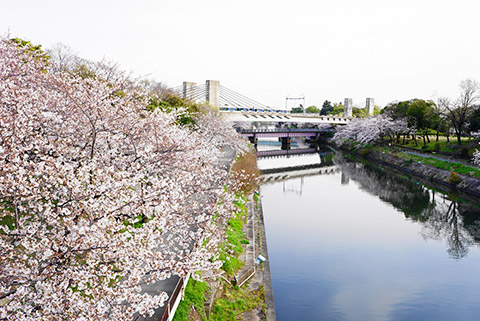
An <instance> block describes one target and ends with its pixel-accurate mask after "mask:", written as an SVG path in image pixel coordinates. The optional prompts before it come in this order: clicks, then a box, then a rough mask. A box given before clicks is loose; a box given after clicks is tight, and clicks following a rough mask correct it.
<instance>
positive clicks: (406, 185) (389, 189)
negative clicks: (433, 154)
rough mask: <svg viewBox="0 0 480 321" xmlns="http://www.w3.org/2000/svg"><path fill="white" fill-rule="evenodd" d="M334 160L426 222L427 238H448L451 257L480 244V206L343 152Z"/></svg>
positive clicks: (362, 184) (424, 232)
mask: <svg viewBox="0 0 480 321" xmlns="http://www.w3.org/2000/svg"><path fill="white" fill-rule="evenodd" d="M334 161H335V163H336V164H337V165H338V166H339V167H340V169H341V170H342V173H343V174H344V175H347V176H348V177H349V178H350V179H352V180H353V181H356V182H357V183H359V184H360V187H361V188H362V189H363V190H365V191H367V192H368V193H370V194H372V195H377V196H378V197H379V198H380V199H381V200H383V201H385V202H388V203H390V204H392V205H393V206H394V207H395V208H397V209H399V210H401V211H402V212H403V213H404V215H405V217H407V218H409V219H411V220H413V221H419V222H422V223H423V224H422V225H423V230H422V235H423V236H424V237H425V238H429V239H443V238H445V239H446V240H447V242H448V250H447V252H448V254H449V255H450V256H451V257H453V258H457V259H459V258H462V257H464V256H466V255H467V253H468V247H470V246H472V245H474V244H479V243H480V209H479V208H477V207H475V206H474V205H473V204H472V203H467V202H461V201H458V199H457V198H456V197H454V196H453V195H448V196H447V195H444V194H441V193H439V192H435V191H433V190H430V189H428V188H426V187H424V186H423V185H421V184H416V183H414V182H412V181H410V180H406V179H402V178H400V177H398V176H395V175H393V174H392V173H390V172H388V171H383V170H380V169H378V168H374V167H370V166H364V165H363V164H361V163H357V162H349V161H347V160H345V159H344V158H343V157H342V155H341V154H340V155H336V156H335V159H334Z"/></svg>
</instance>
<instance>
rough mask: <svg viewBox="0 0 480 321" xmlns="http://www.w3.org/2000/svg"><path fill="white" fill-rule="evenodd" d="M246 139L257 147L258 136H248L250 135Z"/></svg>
mask: <svg viewBox="0 0 480 321" xmlns="http://www.w3.org/2000/svg"><path fill="white" fill-rule="evenodd" d="M248 140H249V141H250V143H252V144H253V145H255V148H257V145H258V138H257V137H256V136H250V137H248Z"/></svg>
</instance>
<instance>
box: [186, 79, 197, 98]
mask: <svg viewBox="0 0 480 321" xmlns="http://www.w3.org/2000/svg"><path fill="white" fill-rule="evenodd" d="M196 86H197V83H196V82H191V81H184V82H183V98H184V99H190V100H193V98H194V97H195V87H196Z"/></svg>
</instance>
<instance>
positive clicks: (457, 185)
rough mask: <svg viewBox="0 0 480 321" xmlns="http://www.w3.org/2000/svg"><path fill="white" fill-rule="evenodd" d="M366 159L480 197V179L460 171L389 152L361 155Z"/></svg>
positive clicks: (372, 152)
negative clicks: (400, 156) (445, 168)
mask: <svg viewBox="0 0 480 321" xmlns="http://www.w3.org/2000/svg"><path fill="white" fill-rule="evenodd" d="M361 156H362V157H363V158H365V159H366V160H369V161H372V162H375V163H380V164H382V165H384V166H388V167H391V168H394V169H397V170H400V171H402V172H405V173H408V174H410V175H415V176H417V177H419V178H421V179H426V180H428V181H431V182H433V183H436V184H439V185H441V186H444V187H446V188H448V189H454V190H458V191H460V192H462V193H464V194H467V195H470V196H473V197H475V198H480V179H478V178H476V177H472V176H468V175H463V174H459V173H455V174H452V172H451V171H449V170H443V169H440V168H437V167H434V166H431V165H427V164H422V163H421V162H413V161H409V160H405V159H403V158H399V157H396V156H394V155H391V154H387V153H380V152H376V151H369V152H368V153H366V154H363V155H361Z"/></svg>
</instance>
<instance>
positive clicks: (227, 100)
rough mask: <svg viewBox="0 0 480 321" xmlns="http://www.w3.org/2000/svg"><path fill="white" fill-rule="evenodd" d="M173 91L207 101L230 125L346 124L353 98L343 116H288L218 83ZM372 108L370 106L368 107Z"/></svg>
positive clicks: (188, 85) (190, 84) (190, 85)
mask: <svg viewBox="0 0 480 321" xmlns="http://www.w3.org/2000/svg"><path fill="white" fill-rule="evenodd" d="M172 91H173V92H174V93H175V94H177V95H179V96H180V97H183V98H185V99H188V100H192V101H195V102H200V103H202V102H208V103H209V104H210V105H212V106H213V107H216V108H218V110H219V111H220V112H221V113H222V114H223V115H224V118H225V119H227V120H229V121H233V122H248V123H252V122H260V123H266V122H277V123H278V122H282V123H302V124H304V123H311V124H341V125H345V124H347V123H348V122H350V121H351V119H352V108H353V107H352V99H350V98H346V99H345V105H344V106H345V111H344V116H343V117H342V116H320V115H317V114H305V113H299V114H297V113H290V112H289V111H288V110H287V109H286V108H276V107H270V106H267V105H264V104H262V103H260V102H257V101H255V100H253V99H251V98H248V97H246V96H244V95H242V94H240V93H237V92H235V91H233V90H231V89H229V88H227V87H225V86H222V85H220V81H218V80H207V81H206V82H205V84H203V85H197V83H195V82H187V81H186V82H184V83H183V85H182V86H178V87H175V88H172ZM370 106H371V107H370ZM367 107H368V108H369V111H370V109H372V111H373V99H372V98H367Z"/></svg>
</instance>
